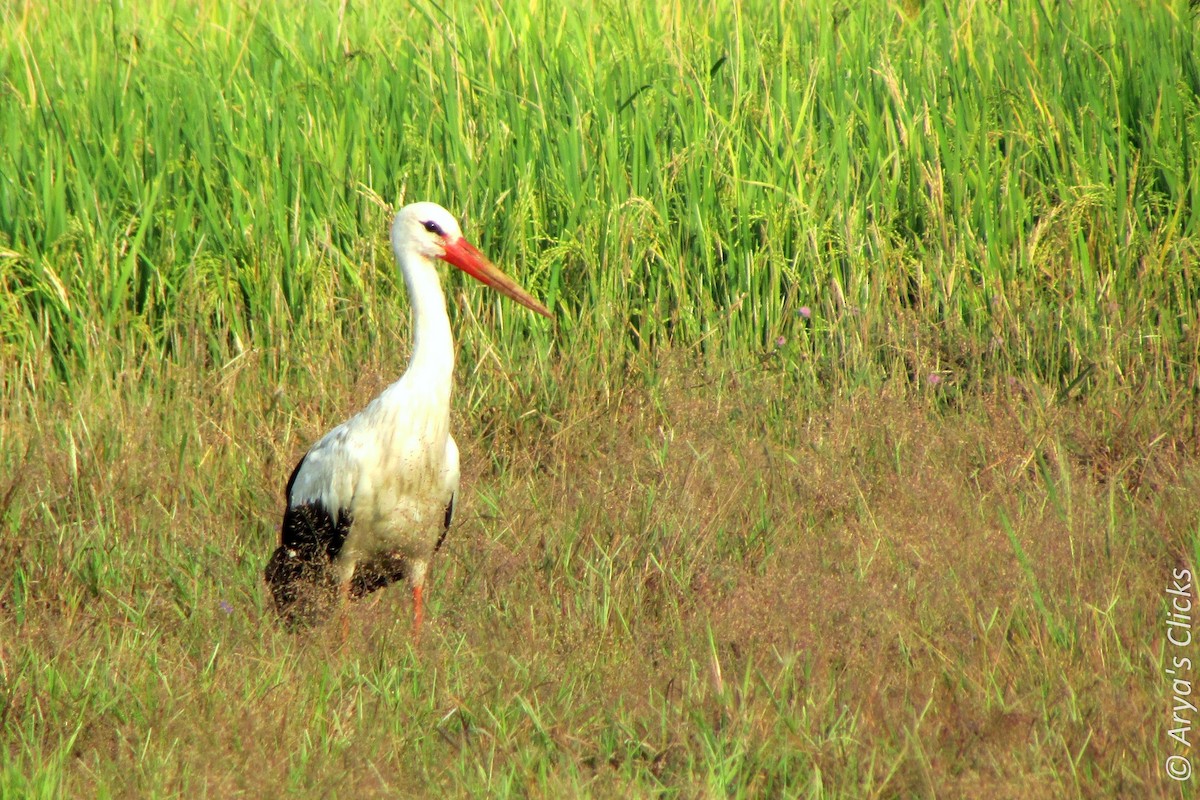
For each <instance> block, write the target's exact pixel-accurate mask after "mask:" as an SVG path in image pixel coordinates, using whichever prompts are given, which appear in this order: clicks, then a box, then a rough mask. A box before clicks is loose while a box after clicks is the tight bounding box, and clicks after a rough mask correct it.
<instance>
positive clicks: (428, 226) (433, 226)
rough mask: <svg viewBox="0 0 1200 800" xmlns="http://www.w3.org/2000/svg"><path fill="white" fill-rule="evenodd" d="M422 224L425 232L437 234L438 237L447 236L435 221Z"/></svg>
mask: <svg viewBox="0 0 1200 800" xmlns="http://www.w3.org/2000/svg"><path fill="white" fill-rule="evenodd" d="M421 224H422V225H424V226H425V230H427V231H429V232H430V233H434V234H437V235H438V236H445V235H446V234H445V232H443V231H442V229H441V226H439V225H438V224H437V223H436V222H434V221H433V220H429V221H428V222H422V223H421Z"/></svg>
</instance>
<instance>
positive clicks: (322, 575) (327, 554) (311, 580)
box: [264, 456, 354, 625]
mask: <svg viewBox="0 0 1200 800" xmlns="http://www.w3.org/2000/svg"><path fill="white" fill-rule="evenodd" d="M306 458H307V456H306ZM303 466H304V459H303V458H302V459H300V463H298V464H297V465H296V468H295V469H293V470H292V474H291V476H290V477H289V478H288V482H287V488H286V489H285V490H284V492H285V494H284V500H285V501H286V502H287V510H286V511H284V512H283V526H282V528H281V529H280V532H279V539H280V543H279V547H277V548H276V549H275V552H274V553H273V554H272V555H271V560H270V561H269V562H267V568H266V570H265V572H264V577H265V578H266V580H267V585H268V586H269V587H270V588H271V596H272V598H273V599H274V601H275V608H276V610H277V611H278V612H279V614H280V616H282V617H283V618H284V620H285V621H287V622H288V624H292V625H294V624H297V623H311V622H313V621H315V617H316V615H317V612H318V610H319V608H320V605H321V601H322V600H323V597H324V596H327V595H328V594H329V593H330V592H331V590H332V589H333V581H332V576H331V575H330V570H329V565H330V564H331V563H332V562H333V559H334V558H335V557H336V556H337V554H338V552H339V551H340V550H341V549H342V545H344V544H345V543H346V537H347V536H348V535H349V534H350V526H351V525H353V524H354V516H353V515H352V514H351V513H350V512H349V510H347V509H344V508H343V509H339V510H338V511H337V512H336V515H335V513H334V512H331V511H330V510H329V509H328V508H326V507H325V506H323V505H321V504H320V503H304V504H302V505H298V506H293V505H292V502H291V498H292V485H293V484H294V483H295V482H296V475H298V474H299V472H300V468H301V467H303ZM352 588H353V587H352Z"/></svg>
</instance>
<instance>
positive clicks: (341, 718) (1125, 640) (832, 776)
mask: <svg viewBox="0 0 1200 800" xmlns="http://www.w3.org/2000/svg"><path fill="white" fill-rule="evenodd" d="M329 368H330V369H336V366H331V367H329ZM254 374H255V372H254V370H249V371H248V372H247V375H248V376H250V377H253V375H254ZM380 374H383V373H379V372H377V371H374V370H368V371H367V372H365V373H363V374H362V375H361V376H359V377H358V378H357V381H356V384H355V385H354V386H352V388H350V389H349V390H347V391H346V392H344V393H339V392H336V391H335V392H333V393H332V394H331V396H329V397H317V396H316V395H313V397H314V399H313V401H311V403H299V402H293V398H286V397H285V398H284V399H283V400H280V399H279V398H278V397H277V398H276V400H275V401H271V400H270V396H271V392H272V387H268V386H265V385H263V386H255V387H254V391H252V392H249V393H248V392H247V391H246V388H245V387H243V388H241V389H237V388H233V387H234V386H236V384H234V383H232V382H229V383H217V384H211V383H206V384H192V385H189V384H188V383H187V382H186V381H181V382H179V383H176V384H173V388H172V389H171V390H170V391H168V392H165V393H164V397H167V398H169V402H166V401H164V400H161V399H159V400H156V399H150V400H132V399H130V400H122V399H121V398H122V397H127V396H128V394H127V393H125V394H123V393H122V392H120V391H114V393H113V394H111V395H109V396H108V397H106V398H105V399H104V401H103V402H101V401H100V400H98V399H94V398H91V399H88V398H83V399H78V400H77V405H76V407H75V408H73V409H68V408H66V407H59V408H39V409H31V410H30V413H27V414H23V415H17V414H12V415H10V416H9V418H8V420H7V421H6V423H5V425H6V428H5V431H4V441H5V443H6V447H7V448H9V451H10V453H11V454H12V455H10V456H9V461H8V463H10V464H17V463H20V464H22V466H21V470H20V472H19V473H18V474H15V475H13V476H11V477H10V478H9V479H8V480H7V482H6V483H5V484H4V485H0V490H2V496H4V497H6V498H7V500H6V502H5V514H4V520H5V524H6V526H7V529H8V533H7V534H6V536H5V538H4V540H3V549H2V550H0V567H2V574H3V575H5V576H7V577H5V578H4V579H3V583H2V585H0V590H2V595H0V597H2V603H3V606H2V609H0V642H3V644H2V645H0V676H2V677H3V692H4V693H3V701H2V702H3V706H2V711H0V720H2V722H3V731H4V734H3V735H4V750H5V753H6V757H7V761H8V763H9V764H10V765H12V766H10V768H9V769H10V770H17V771H22V772H24V773H26V775H27V776H29V781H30V783H29V784H28V788H30V790H31V791H32V790H34V789H36V788H37V787H42V789H46V788H47V787H49V788H50V789H54V788H55V787H57V789H60V790H63V791H65V792H66V793H68V794H72V795H79V796H82V795H87V794H92V793H95V792H101V791H103V792H110V793H112V794H114V795H117V796H143V795H146V794H160V795H162V794H175V793H184V792H191V791H196V790H201V791H205V792H207V793H209V794H214V795H215V794H219V795H221V796H236V795H239V794H241V795H243V796H262V795H264V794H286V795H303V796H312V795H314V794H338V795H342V794H347V793H351V792H355V793H358V794H361V795H363V796H384V795H389V794H393V793H397V792H398V793H401V794H425V793H435V792H445V793H451V794H472V793H474V792H475V791H478V790H487V791H491V792H493V793H497V794H504V793H511V792H520V793H528V794H531V795H534V796H546V797H549V796H557V795H562V794H578V793H580V792H584V793H589V794H592V795H595V796H626V795H628V794H631V793H632V794H635V795H644V794H654V793H658V792H660V791H664V790H666V791H668V792H669V793H670V792H677V793H678V794H680V795H682V796H689V797H690V796H713V795H717V794H724V793H727V792H728V793H733V794H741V795H742V796H762V795H776V796H785V795H792V794H795V793H806V792H807V793H814V794H822V793H826V794H832V795H853V796H859V795H861V796H887V797H909V796H962V797H1014V798H1016V797H1022V798H1024V797H1061V796H1072V795H1074V796H1085V797H1108V796H1128V797H1173V796H1178V791H1179V789H1178V787H1177V786H1176V785H1174V784H1172V783H1171V782H1169V781H1167V780H1166V779H1165V777H1164V775H1163V771H1162V759H1163V757H1164V756H1165V753H1166V752H1168V747H1167V745H1168V743H1167V740H1166V730H1167V727H1168V726H1167V724H1166V723H1167V720H1168V718H1169V715H1170V711H1169V709H1170V702H1169V697H1168V696H1167V687H1166V682H1165V680H1164V679H1163V673H1162V659H1163V653H1164V635H1165V630H1164V627H1163V625H1162V617H1163V608H1164V606H1163V591H1164V589H1165V587H1166V586H1167V583H1168V577H1169V575H1170V571H1171V570H1172V569H1173V568H1174V567H1176V566H1178V565H1180V564H1184V563H1190V561H1189V560H1190V559H1191V558H1193V557H1194V554H1195V552H1196V548H1197V544H1198V542H1197V520H1198V519H1200V470H1198V469H1197V461H1196V458H1195V442H1194V441H1192V440H1190V439H1189V438H1188V436H1189V435H1190V426H1189V424H1188V422H1187V420H1186V419H1183V418H1175V419H1172V418H1171V417H1169V416H1162V417H1159V416H1153V415H1151V414H1149V413H1146V414H1141V415H1136V416H1134V417H1131V418H1130V419H1126V420H1116V419H1114V418H1113V417H1112V415H1105V414H1103V413H1102V412H1100V411H1098V410H1097V409H1095V408H1092V407H1088V406H1087V405H1084V404H1077V405H1067V406H1061V405H1059V406H1055V405H1044V404H1039V403H1038V402H1037V401H1036V399H1035V397H1034V395H1032V394H1025V393H1021V392H1017V391H1014V392H1013V393H1012V394H1011V396H1004V397H990V398H986V399H982V400H972V401H967V402H964V403H960V404H959V407H958V408H957V409H956V410H947V409H946V408H944V407H942V406H941V405H940V404H939V403H938V400H937V398H936V397H935V396H922V395H918V396H913V395H912V394H911V393H903V392H901V391H899V390H890V391H884V392H882V393H880V394H878V395H876V396H870V395H868V394H866V393H859V394H855V395H852V396H850V397H847V398H845V399H842V400H838V401H834V402H832V403H830V404H828V405H826V406H824V407H819V406H814V405H813V404H811V403H803V402H794V403H792V402H791V401H790V400H788V398H787V390H786V389H785V385H786V382H785V380H784V379H783V378H781V377H780V376H779V375H777V374H773V373H770V372H762V373H744V374H742V375H740V376H736V377H734V378H730V377H728V376H727V377H725V378H721V379H713V378H706V377H704V376H703V375H701V374H700V373H698V372H694V371H690V370H687V369H684V368H683V367H680V366H668V367H663V368H662V369H661V370H659V371H656V372H655V373H654V377H653V379H651V380H645V381H641V380H635V379H631V380H629V381H628V382H627V383H626V384H625V388H624V389H623V390H620V391H615V392H613V391H610V392H609V393H608V396H607V399H606V398H605V396H604V395H603V394H602V393H601V392H599V391H589V390H587V389H586V388H585V387H582V386H574V387H572V386H571V378H570V376H569V375H565V374H563V375H559V376H558V378H557V380H558V381H559V386H558V389H559V391H558V392H557V393H555V394H554V396H555V397H557V398H559V401H558V405H557V407H555V408H543V409H540V410H538V411H537V412H535V413H532V414H527V415H524V416H522V415H521V414H516V413H512V409H510V408H494V409H486V408H485V409H483V411H484V413H483V414H482V415H481V417H480V418H478V419H477V420H476V422H475V424H474V425H471V424H464V425H463V426H461V427H460V441H461V444H462V446H463V461H464V465H465V476H464V485H465V487H466V493H465V494H466V497H465V499H464V502H463V506H462V511H461V512H460V516H459V520H460V523H459V524H458V526H457V528H456V529H455V531H454V532H453V535H452V536H451V537H450V539H449V540H448V543H447V544H448V549H447V550H446V552H445V555H444V556H442V557H440V559H439V560H438V562H437V563H436V565H435V574H434V578H433V580H434V583H433V586H432V607H431V618H430V625H429V629H428V631H427V635H426V637H425V639H424V640H423V641H422V642H421V644H420V647H419V648H418V649H417V650H416V651H414V650H413V649H412V648H411V647H410V644H409V642H408V640H407V636H406V624H405V622H404V621H405V620H406V619H407V608H406V602H407V599H406V593H405V592H403V591H400V590H396V591H389V592H386V593H384V595H383V596H382V598H381V599H380V600H379V601H378V602H376V603H374V604H364V605H362V606H360V607H358V608H357V610H356V612H355V615H354V624H353V628H352V633H351V641H350V644H349V646H348V647H347V648H345V649H343V650H338V649H337V648H336V647H335V646H333V645H332V644H330V643H329V642H328V641H327V640H326V636H325V633H326V632H325V631H322V630H318V631H317V632H316V633H313V634H310V635H307V636H291V635H289V634H286V633H284V632H282V631H280V630H278V629H277V627H276V626H275V625H274V623H273V620H272V619H271V617H270V614H269V612H268V611H267V610H266V609H265V607H264V600H263V589H262V587H261V585H260V584H259V574H260V573H259V570H260V569H261V565H262V562H263V560H264V559H265V558H266V557H267V555H268V553H269V548H270V540H271V538H272V537H273V536H274V535H275V534H274V529H275V526H276V524H277V518H278V512H279V510H280V508H279V506H280V503H281V499H280V497H279V487H280V485H281V483H282V480H283V478H284V477H285V476H286V472H287V467H288V466H289V465H290V462H291V459H292V458H293V457H294V456H295V455H296V454H298V453H299V452H300V451H301V450H302V448H303V445H304V443H305V442H307V441H309V440H311V438H312V437H313V436H314V435H315V434H316V432H318V431H319V429H320V427H321V425H322V420H327V419H329V418H331V417H332V418H334V419H336V418H337V416H338V414H337V413H336V412H330V411H329V409H328V408H326V406H328V407H330V408H335V409H352V408H353V407H354V405H355V404H356V402H358V400H359V399H361V398H362V397H366V396H368V395H370V394H371V393H373V392H374V391H375V390H376V389H377V388H379V386H380V385H382V383H383V382H384V379H383V378H381V377H379V376H380ZM481 379H483V380H486V379H487V376H486V375H484V376H482V378H481ZM250 385H251V386H254V384H253V383H251V384H250ZM564 387H565V388H564ZM252 396H257V397H261V398H266V400H264V401H263V402H261V403H260V404H258V405H257V407H254V408H252V407H253V406H254V404H252V403H248V402H247V397H252ZM513 402H514V404H519V403H521V402H524V401H523V400H514V401H513ZM314 403H319V404H320V406H321V407H319V408H318V407H317V406H316V405H313V404H314ZM792 405H794V410H791V411H785V409H788V408H789V407H790V406H792ZM534 407H535V408H536V406H534ZM247 408H252V410H250V411H247V410H246V409H247ZM464 422H465V421H464ZM30 443H32V444H30ZM72 443H73V444H72ZM72 448H74V453H73V454H72ZM1006 526H1007V527H1006ZM1014 541H1015V542H1016V543H1017V544H1018V545H1019V548H1020V551H1021V552H1022V553H1023V554H1024V556H1023V557H1022V556H1021V555H1020V554H1019V553H1018V550H1017V548H1016V547H1015V546H1014ZM1022 558H1024V563H1022ZM1035 595H1036V596H1037V597H1040V598H1041V605H1040V606H1039V602H1038V600H1037V599H1036V598H1035ZM39 776H40V777H39ZM39 780H43V783H38V781H39Z"/></svg>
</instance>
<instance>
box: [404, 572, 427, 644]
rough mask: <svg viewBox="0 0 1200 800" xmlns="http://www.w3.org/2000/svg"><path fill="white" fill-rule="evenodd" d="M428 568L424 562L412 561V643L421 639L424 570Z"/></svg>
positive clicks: (410, 576) (423, 614) (410, 577)
mask: <svg viewBox="0 0 1200 800" xmlns="http://www.w3.org/2000/svg"><path fill="white" fill-rule="evenodd" d="M428 566H429V564H428V562H426V561H413V562H412V565H411V571H410V572H409V580H410V581H411V582H412V596H413V632H412V637H413V641H414V642H415V641H419V640H420V638H421V623H423V622H424V621H425V603H424V602H423V600H424V594H425V569H426V568H427V567H428Z"/></svg>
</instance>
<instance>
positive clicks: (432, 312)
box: [396, 247, 454, 408]
mask: <svg viewBox="0 0 1200 800" xmlns="http://www.w3.org/2000/svg"><path fill="white" fill-rule="evenodd" d="M396 260H397V261H398V262H399V263H400V272H401V273H402V274H403V275H404V283H405V285H406V286H407V287H408V299H409V303H410V304H411V306H412V337H413V340H412V357H411V358H410V359H409V362H408V369H407V370H406V371H405V372H404V375H403V377H402V378H401V380H400V381H398V382H397V384H396V385H399V383H401V382H403V383H415V384H417V385H419V386H420V387H421V388H420V393H421V394H423V395H427V396H428V397H430V398H431V399H432V398H435V397H436V398H445V399H446V407H447V408H448V401H449V397H450V385H451V382H452V379H453V374H454V339H453V338H452V336H451V334H450V317H449V316H448V315H447V314H446V296H445V295H444V294H443V293H442V286H441V281H440V280H439V278H438V273H437V267H435V266H434V262H433V261H432V260H430V259H429V258H427V257H425V256H424V255H422V254H420V253H418V252H415V251H414V250H413V249H411V248H406V249H404V250H401V249H400V248H399V247H397V248H396ZM437 406H438V404H435V405H434V407H437Z"/></svg>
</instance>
